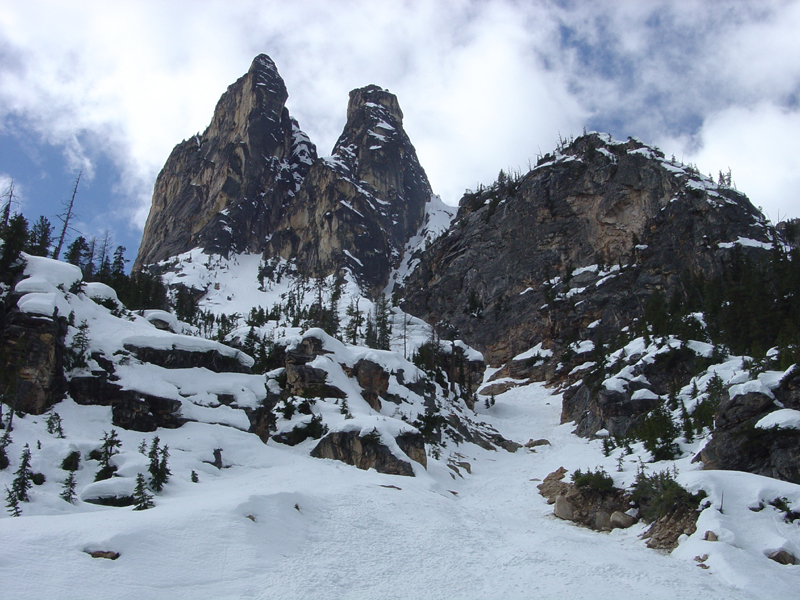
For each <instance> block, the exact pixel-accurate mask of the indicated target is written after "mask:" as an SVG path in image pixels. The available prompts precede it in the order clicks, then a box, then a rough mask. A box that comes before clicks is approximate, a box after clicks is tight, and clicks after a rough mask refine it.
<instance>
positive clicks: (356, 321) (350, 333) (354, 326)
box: [344, 298, 364, 346]
mask: <svg viewBox="0 0 800 600" xmlns="http://www.w3.org/2000/svg"><path fill="white" fill-rule="evenodd" d="M358 302H359V298H356V299H355V300H352V299H351V300H350V304H349V305H348V306H347V311H346V312H345V314H346V315H347V318H348V319H349V320H348V321H347V326H346V327H345V328H344V338H345V341H346V342H350V343H351V344H353V345H354V346H355V345H356V344H358V336H359V332H360V330H361V325H362V323H363V322H364V315H362V314H361V311H360V310H358Z"/></svg>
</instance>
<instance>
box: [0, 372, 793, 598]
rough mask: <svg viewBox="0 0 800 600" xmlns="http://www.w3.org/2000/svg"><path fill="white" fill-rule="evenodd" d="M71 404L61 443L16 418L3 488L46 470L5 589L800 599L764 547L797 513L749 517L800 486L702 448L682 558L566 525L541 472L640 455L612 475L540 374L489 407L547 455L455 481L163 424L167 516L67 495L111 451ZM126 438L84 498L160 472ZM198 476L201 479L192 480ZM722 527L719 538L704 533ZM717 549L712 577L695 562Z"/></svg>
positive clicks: (158, 509) (628, 468)
mask: <svg viewBox="0 0 800 600" xmlns="http://www.w3.org/2000/svg"><path fill="white" fill-rule="evenodd" d="M56 409H57V410H58V412H59V414H60V415H61V416H62V418H63V420H64V430H65V432H66V439H57V438H55V437H54V436H52V435H49V434H47V433H46V431H45V425H44V417H42V416H39V417H36V416H25V417H21V418H18V419H17V420H16V426H15V431H14V433H13V438H14V442H13V443H12V444H11V446H10V447H9V455H10V456H11V457H12V465H11V467H10V468H9V469H6V470H5V471H3V472H0V484H3V485H8V484H9V482H10V479H11V473H10V471H12V470H13V469H15V468H16V466H17V459H16V457H17V456H18V455H19V452H20V451H21V447H22V444H23V443H24V442H28V443H31V447H32V448H33V469H34V470H35V471H36V470H40V469H41V470H43V471H44V472H45V474H46V476H47V481H46V482H45V484H44V485H43V486H41V487H35V488H34V489H33V490H32V492H31V496H32V501H31V502H30V503H24V504H23V516H22V517H20V518H11V517H7V516H5V515H3V516H2V517H0V532H1V533H0V535H2V539H3V541H4V543H3V544H2V546H0V574H2V575H3V582H4V584H3V594H4V597H7V598H39V597H47V598H52V599H60V598H64V599H67V598H75V597H80V598H83V599H89V600H91V599H101V598H109V597H113V598H119V599H128V598H130V599H137V600H138V599H140V598H170V599H172V598H178V599H179V598H187V599H188V598H191V599H204V598H209V599H220V598H229V599H233V598H265V599H266V598H320V597H328V598H363V597H372V598H414V599H419V598H421V599H439V598H441V599H450V598H476V599H480V598H499V597H502V598H537V597H558V596H562V595H563V596H568V597H570V598H586V599H589V598H646V599H665V600H666V599H669V600H672V599H673V598H710V599H726V600H727V599H744V598H759V599H760V598H764V599H770V600H772V599H774V598H790V597H794V595H795V593H796V590H797V586H798V584H800V569H798V568H797V567H786V566H781V565H778V564H777V563H774V562H772V561H770V560H768V559H767V558H766V557H765V556H764V552H766V551H768V550H771V549H775V548H785V549H787V550H790V551H794V552H795V553H798V551H800V546H798V544H800V532H798V528H797V526H796V525H794V524H790V523H783V521H782V519H781V518H780V515H779V514H778V513H777V512H776V511H775V510H774V509H773V508H772V507H769V506H768V507H767V508H765V509H764V510H762V511H760V512H753V511H752V510H750V508H752V507H755V506H756V505H758V503H759V502H769V501H771V500H772V499H774V498H779V497H782V498H786V499H787V500H788V502H789V503H796V502H798V501H800V486H797V485H793V484H789V483H786V482H781V481H776V480H772V479H767V478H764V477H759V476H755V475H749V474H745V473H736V472H721V471H716V472H705V471H699V470H697V468H698V467H697V466H696V465H695V466H692V465H691V463H690V460H691V456H688V457H687V458H685V459H681V460H679V461H676V462H677V467H678V469H679V471H680V473H681V474H680V476H679V479H680V481H681V482H682V483H684V484H685V485H688V486H689V487H690V489H694V490H696V489H701V488H702V489H705V490H706V491H707V492H708V493H709V507H708V508H706V509H705V510H704V511H703V513H702V514H701V516H700V523H699V525H698V532H697V533H696V534H694V535H692V536H690V537H689V538H686V539H684V540H683V541H682V542H681V545H680V546H679V548H678V549H677V550H676V551H675V552H673V553H672V555H664V554H661V553H659V552H656V551H652V550H649V549H647V548H646V547H645V544H644V541H643V540H641V539H640V538H639V535H640V534H641V533H642V532H643V531H644V526H643V525H636V526H634V527H632V528H631V529H628V530H614V531H613V532H611V533H597V532H593V531H590V530H588V529H583V528H580V527H576V526H574V525H572V524H570V523H568V522H566V521H561V520H559V519H557V518H555V517H554V516H553V514H552V506H549V505H547V504H546V502H545V500H544V499H543V498H542V497H541V496H540V495H539V494H538V492H537V489H536V485H537V483H538V482H539V480H540V479H542V478H544V476H545V475H547V474H548V473H550V472H552V471H553V470H555V469H556V468H558V467H559V466H562V465H563V466H565V467H567V469H568V470H570V471H571V470H574V469H576V468H584V469H585V468H594V467H595V466H597V465H600V466H604V467H605V468H606V470H607V471H608V472H609V473H610V474H612V475H613V477H614V479H615V481H616V482H617V484H620V485H622V484H629V483H630V482H632V481H633V479H634V477H635V474H636V468H637V460H636V457H635V456H631V457H628V460H627V461H624V463H623V471H622V472H621V473H620V472H617V471H616V469H615V467H614V466H613V465H615V464H616V458H617V457H616V453H615V454H612V455H611V456H610V457H608V458H604V457H603V456H602V454H601V452H600V444H599V440H595V441H588V440H584V439H580V438H577V437H575V436H574V435H572V434H571V429H572V426H571V425H570V424H565V425H560V424H559V421H560V418H559V417H560V397H559V396H558V395H554V394H553V393H552V392H551V391H549V390H547V389H545V388H544V387H543V386H541V385H539V384H534V385H528V386H524V387H519V388H515V389H513V390H510V391H508V392H506V393H504V394H501V395H499V396H497V399H496V405H495V406H493V407H492V408H491V409H488V410H482V409H480V415H479V417H480V418H481V419H483V420H486V421H488V422H490V423H491V424H493V425H494V426H496V427H497V428H498V429H499V430H500V431H501V432H502V433H503V434H504V435H506V436H508V437H510V438H513V439H517V440H521V441H524V440H527V439H529V438H533V439H537V438H547V439H548V440H549V441H550V442H551V446H544V447H539V448H537V449H536V450H537V451H536V452H529V451H524V450H519V451H517V452H516V453H514V454H511V453H508V452H505V451H497V452H495V451H485V450H481V449H480V448H477V447H475V446H471V445H466V446H464V445H462V446H460V447H459V448H457V449H454V450H456V451H458V452H459V453H460V460H466V461H468V462H470V463H471V465H472V475H467V476H465V478H461V477H455V478H453V476H452V475H451V474H450V471H449V470H448V469H447V468H446V467H445V466H444V461H443V460H442V461H438V460H435V459H433V458H429V466H428V470H427V471H425V470H424V469H422V468H419V469H417V472H416V474H417V477H414V478H410V477H399V476H392V475H384V474H379V473H376V472H374V471H359V470H358V469H356V468H354V467H351V466H348V465H345V464H342V463H338V462H335V461H329V460H317V459H313V458H310V457H309V456H308V455H307V452H308V448H307V447H304V446H303V445H302V444H301V446H298V447H295V448H288V447H285V446H281V445H277V444H274V443H272V442H270V443H268V444H266V445H265V444H263V443H262V442H261V441H260V440H258V438H256V437H255V436H254V435H252V434H247V433H244V432H239V431H236V430H235V429H231V428H229V427H222V426H219V425H208V424H202V423H188V424H186V425H184V426H183V427H181V428H180V429H176V430H160V431H158V432H157V434H158V435H159V436H160V438H161V440H162V441H163V442H166V443H168V444H169V447H170V452H171V459H170V468H171V470H172V472H173V476H172V478H171V480H170V481H169V483H168V484H167V486H166V488H165V490H164V492H162V493H161V494H159V495H157V496H156V497H155V501H156V506H155V508H153V509H150V510H146V511H140V512H137V511H133V510H132V509H131V508H111V507H103V506H97V505H93V504H87V503H85V502H84V501H83V500H78V501H77V502H76V504H75V505H71V504H68V503H66V502H64V501H63V500H60V499H59V498H58V497H57V492H58V489H59V487H60V481H61V480H62V479H64V478H65V476H66V473H65V472H64V471H61V470H60V469H58V468H57V467H55V466H53V465H57V464H58V462H59V461H60V459H61V458H62V457H63V456H65V455H66V454H67V453H68V452H69V451H70V450H72V449H78V448H79V449H81V450H83V451H84V452H88V450H89V449H91V448H93V447H96V446H97V445H99V443H98V440H99V439H100V437H101V436H102V434H103V432H104V431H107V430H108V423H109V419H110V408H107V407H97V406H78V405H76V404H74V403H73V402H71V401H69V400H67V401H64V402H62V403H60V404H59V405H57V406H56ZM345 423H348V422H345ZM343 426H348V427H352V428H358V429H360V430H362V431H365V430H366V431H369V430H370V427H371V422H370V421H369V420H364V419H361V418H357V419H354V420H353V421H352V424H350V425H344V424H343ZM119 435H120V438H121V440H122V442H123V445H122V450H123V452H122V454H120V455H117V456H115V457H114V462H115V464H118V465H121V468H120V471H122V470H123V469H125V475H126V476H125V477H120V478H113V479H111V480H108V481H106V482H99V483H92V482H91V479H92V476H93V472H94V469H93V468H92V467H91V466H90V463H88V462H86V461H84V462H83V463H82V468H81V469H80V470H79V471H78V472H77V476H78V481H79V493H80V496H81V497H82V498H88V497H92V496H98V495H103V494H106V493H118V492H126V493H129V492H130V491H131V489H132V488H131V487H130V486H131V482H132V479H133V477H135V472H141V471H144V470H145V469H146V464H147V459H146V457H144V456H142V455H139V454H138V452H136V451H135V448H136V447H137V446H138V445H139V443H140V442H141V441H142V440H143V439H144V440H145V442H146V443H147V444H149V443H150V440H151V439H152V436H153V435H154V434H151V433H137V432H132V431H124V430H123V431H119ZM37 439H38V440H41V442H42V448H41V450H38V449H37V448H36V446H35V444H36V442H35V440H37ZM214 448H222V449H223V453H222V458H223V466H224V467H226V468H223V469H221V470H218V469H216V468H215V467H213V466H211V465H210V464H206V463H204V462H203V461H211V460H212V451H213V449H214ZM670 464H671V463H670ZM664 466H665V465H663V464H661V465H655V466H652V468H655V467H662V468H664ZM667 466H669V465H667ZM647 468H648V469H649V468H651V465H647ZM192 470H194V471H196V472H197V473H198V475H199V480H200V481H199V483H191V481H190V477H189V475H190V472H191V471H192ZM117 480H119V481H117ZM723 497H724V512H723V513H720V512H719V510H718V508H719V505H720V502H721V501H722V499H723ZM707 529H710V530H714V531H715V532H717V533H718V535H719V537H720V541H718V542H713V543H712V542H705V541H703V540H702V536H703V534H704V532H705V531H706V530H707ZM94 550H105V551H114V552H119V553H120V557H119V558H118V559H117V560H115V561H109V560H105V559H93V558H91V557H90V556H89V555H88V554H87V552H89V551H94ZM703 554H707V555H708V558H707V560H706V561H705V564H707V565H708V566H709V567H710V568H709V570H707V571H706V570H702V569H698V568H697V567H696V566H695V565H696V563H695V561H694V557H695V556H698V555H703ZM765 581H769V582H770V583H769V585H768V586H767V585H764V582H765Z"/></svg>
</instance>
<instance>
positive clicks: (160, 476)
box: [148, 436, 172, 492]
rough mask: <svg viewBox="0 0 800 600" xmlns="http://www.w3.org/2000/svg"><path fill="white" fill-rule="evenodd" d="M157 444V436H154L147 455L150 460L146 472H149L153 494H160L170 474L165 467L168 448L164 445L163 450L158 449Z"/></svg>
mask: <svg viewBox="0 0 800 600" xmlns="http://www.w3.org/2000/svg"><path fill="white" fill-rule="evenodd" d="M159 442H160V440H159V439H158V436H155V437H154V438H153V442H152V444H151V445H150V452H149V453H148V458H149V459H150V466H149V467H148V471H150V487H151V488H152V489H153V491H154V492H160V491H161V490H162V489H164V485H165V484H166V483H167V481H169V476H170V475H171V474H172V473H170V470H169V467H168V466H167V459H168V458H169V447H168V446H167V445H166V444H164V447H163V448H159V446H158V444H159Z"/></svg>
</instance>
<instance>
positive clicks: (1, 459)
mask: <svg viewBox="0 0 800 600" xmlns="http://www.w3.org/2000/svg"><path fill="white" fill-rule="evenodd" d="M10 443H11V434H10V433H9V432H8V429H6V430H5V432H3V435H2V437H0V471H3V470H4V469H6V468H8V465H9V460H8V454H7V453H6V446H8V445H9V444H10Z"/></svg>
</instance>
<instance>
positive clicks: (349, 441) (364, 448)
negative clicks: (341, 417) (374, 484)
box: [311, 430, 414, 477]
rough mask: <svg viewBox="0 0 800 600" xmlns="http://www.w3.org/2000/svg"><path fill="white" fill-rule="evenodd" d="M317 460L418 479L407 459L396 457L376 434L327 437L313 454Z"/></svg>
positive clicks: (352, 432) (336, 434) (356, 432)
mask: <svg viewBox="0 0 800 600" xmlns="http://www.w3.org/2000/svg"><path fill="white" fill-rule="evenodd" d="M311 456H313V457H315V458H332V459H334V460H340V461H342V462H344V463H347V464H348V465H354V466H356V467H358V468H359V469H363V470H367V469H375V470H376V471H378V472H379V473H388V474H390V475H405V476H408V477H413V476H414V469H413V467H412V466H411V463H409V462H408V461H406V460H403V459H400V458H398V457H396V456H395V455H394V454H392V452H391V450H389V448H388V446H386V445H385V444H384V443H382V442H381V439H380V435H376V434H375V433H371V434H366V435H364V436H361V435H360V432H359V431H356V430H353V431H334V432H332V433H329V434H327V435H326V436H325V437H323V438H322V439H321V440H320V441H319V443H318V444H317V445H316V446H315V447H314V449H313V450H312V451H311Z"/></svg>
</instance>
